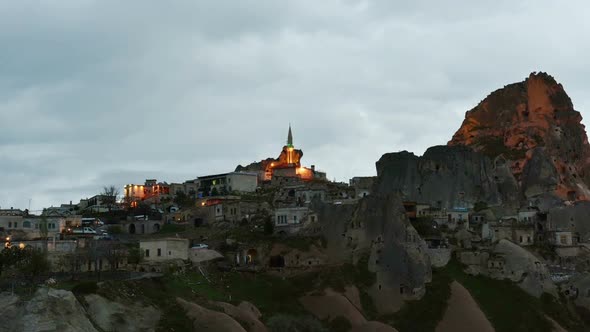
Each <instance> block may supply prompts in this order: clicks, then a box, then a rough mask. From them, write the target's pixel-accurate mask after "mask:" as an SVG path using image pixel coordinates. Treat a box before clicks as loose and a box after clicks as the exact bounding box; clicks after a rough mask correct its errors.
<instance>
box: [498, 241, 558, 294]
mask: <svg viewBox="0 0 590 332" xmlns="http://www.w3.org/2000/svg"><path fill="white" fill-rule="evenodd" d="M494 254H496V255H500V256H501V257H503V261H504V265H503V266H502V268H492V269H489V270H488V272H489V275H490V276H491V277H492V278H496V279H509V280H511V281H513V282H516V283H518V285H519V286H520V288H522V289H523V290H524V291H526V292H527V293H529V294H531V295H533V296H536V297H540V296H541V295H542V294H543V293H550V294H553V295H557V288H556V287H555V284H553V282H552V281H551V277H550V274H549V270H547V267H546V266H545V264H544V263H542V262H540V261H539V259H538V258H537V257H535V255H533V254H532V253H530V252H529V251H527V250H526V249H524V248H523V247H521V246H519V245H517V244H515V243H512V242H510V241H508V240H500V242H498V244H497V245H496V246H495V247H494Z"/></svg>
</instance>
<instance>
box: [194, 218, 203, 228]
mask: <svg viewBox="0 0 590 332" xmlns="http://www.w3.org/2000/svg"><path fill="white" fill-rule="evenodd" d="M202 225H203V218H195V227H200V226H202Z"/></svg>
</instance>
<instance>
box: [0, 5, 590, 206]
mask: <svg viewBox="0 0 590 332" xmlns="http://www.w3.org/2000/svg"><path fill="white" fill-rule="evenodd" d="M409 3H411V4H409ZM435 3H436V4H435ZM438 3H439V2H438V1H412V2H408V1H392V0H375V1H362V0H358V1H357V0H342V1H335V0H322V1H316V0H309V1H303V0H297V1H295V0H293V1H277V0H268V1H263V0H242V1H222V0H212V1H195V0H190V1H145V0H141V1H139V0H138V1H131V0H128V1H119V0H96V1H93V0H60V1H26V0H19V1H2V2H0V47H1V48H0V50H1V51H0V184H1V185H2V190H1V191H0V207H2V208H5V207H10V206H14V207H19V208H26V207H28V204H29V199H32V205H31V209H32V210H36V209H40V208H42V207H43V206H50V205H58V204H60V203H65V202H69V201H70V200H72V201H74V202H77V201H78V200H79V199H80V198H84V197H90V196H92V195H94V194H96V193H98V192H99V191H100V189H101V187H102V186H103V185H110V184H115V185H117V186H123V185H124V184H126V183H141V182H143V181H144V179H145V178H158V179H160V180H164V181H168V182H179V181H183V180H187V179H192V178H195V177H196V176H199V175H206V174H209V173H216V172H225V171H231V170H233V169H234V168H235V166H236V165H237V164H247V163H250V162H253V161H256V160H260V159H263V158H266V157H276V156H277V155H278V153H279V152H280V149H281V147H282V145H284V143H285V140H286V135H287V128H288V124H289V122H290V123H292V125H293V133H294V139H295V145H296V146H297V147H299V148H301V149H303V151H304V159H303V162H304V164H306V165H310V164H315V165H317V167H318V168H320V169H321V170H324V171H326V172H327V173H328V176H329V177H330V179H334V178H335V179H336V180H338V181H347V180H348V179H349V178H350V177H352V176H355V175H374V174H375V161H377V160H378V159H379V157H380V156H381V155H382V154H383V153H386V152H395V151H400V150H409V151H413V152H415V153H416V154H422V153H423V152H424V151H425V149H426V148H427V147H429V146H432V145H439V144H445V143H446V142H447V141H448V140H449V139H450V138H451V136H452V134H453V133H454V131H455V130H456V129H457V128H458V127H459V125H460V124H461V121H462V120H463V116H464V113H465V111H466V110H468V109H470V108H472V107H473V106H475V105H476V104H477V103H478V102H479V101H480V100H482V99H483V98H484V97H485V96H486V95H487V94H488V93H490V92H491V91H493V90H495V89H497V88H500V87H502V86H504V85H505V84H508V83H512V82H517V81H521V80H523V79H524V78H525V77H527V76H528V74H529V73H530V72H532V71H539V70H542V71H547V72H549V73H550V74H552V75H553V76H555V77H556V79H557V80H558V81H559V82H561V83H563V85H564V87H565V88H566V91H567V92H568V94H569V95H570V97H571V98H572V100H573V101H574V105H575V107H576V109H578V110H579V111H581V112H582V115H583V116H584V117H585V118H590V113H588V112H590V95H589V94H588V91H589V88H590V80H589V79H588V77H590V66H588V64H587V61H588V59H590V41H589V40H588V36H589V35H590V21H588V20H587V19H586V18H587V17H588V14H589V13H588V11H589V10H590V5H589V4H588V3H587V2H586V1H539V0H536V1H533V0H530V1H493V2H492V1H486V3H488V4H476V3H484V1H467V0H465V1H459V0H453V1H445V2H440V4H438ZM516 3H518V4H516Z"/></svg>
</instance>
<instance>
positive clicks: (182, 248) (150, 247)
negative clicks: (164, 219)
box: [139, 238, 189, 262]
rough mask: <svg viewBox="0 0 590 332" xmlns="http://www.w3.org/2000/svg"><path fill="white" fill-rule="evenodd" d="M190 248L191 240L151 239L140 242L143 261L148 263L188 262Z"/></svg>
mask: <svg viewBox="0 0 590 332" xmlns="http://www.w3.org/2000/svg"><path fill="white" fill-rule="evenodd" d="M188 247H189V240H188V239H179V238H164V239H150V240H141V241H140V242H139V248H140V250H141V252H142V254H143V259H144V260H145V261H148V262H163V261H168V260H176V259H182V260H187V259H188Z"/></svg>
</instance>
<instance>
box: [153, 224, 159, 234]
mask: <svg viewBox="0 0 590 332" xmlns="http://www.w3.org/2000/svg"><path fill="white" fill-rule="evenodd" d="M159 231H160V224H154V232H159Z"/></svg>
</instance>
